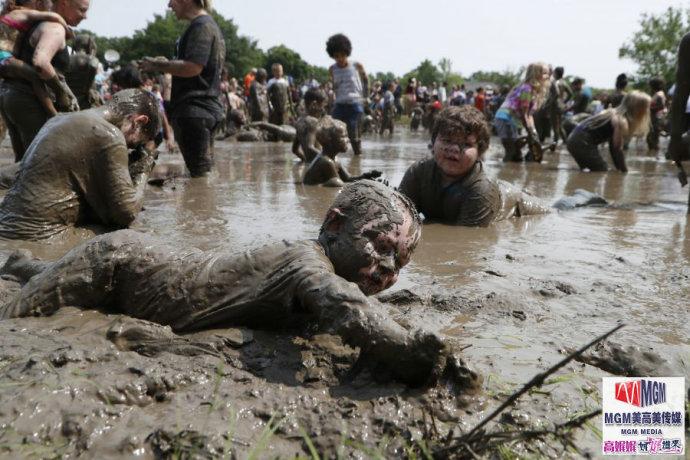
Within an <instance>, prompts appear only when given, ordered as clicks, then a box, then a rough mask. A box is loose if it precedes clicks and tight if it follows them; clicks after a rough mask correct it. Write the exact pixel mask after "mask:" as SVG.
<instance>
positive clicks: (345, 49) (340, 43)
mask: <svg viewBox="0 0 690 460" xmlns="http://www.w3.org/2000/svg"><path fill="white" fill-rule="evenodd" d="M326 52H327V53H328V55H329V56H330V57H335V53H345V55H347V56H349V55H350V54H352V42H350V39H349V38H347V36H346V35H343V34H335V35H332V36H331V37H330V38H329V39H328V41H327V42H326Z"/></svg>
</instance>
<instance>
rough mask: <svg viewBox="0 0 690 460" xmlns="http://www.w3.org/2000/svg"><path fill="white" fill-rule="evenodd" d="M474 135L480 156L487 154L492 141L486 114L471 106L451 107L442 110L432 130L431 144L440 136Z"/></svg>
mask: <svg viewBox="0 0 690 460" xmlns="http://www.w3.org/2000/svg"><path fill="white" fill-rule="evenodd" d="M458 133H461V134H464V135H465V136H469V135H470V134H474V135H475V136H476V137H477V150H478V151H479V155H481V154H483V153H484V152H486V149H488V148H489V142H490V140H491V131H490V130H489V125H488V123H487V122H486V118H485V117H484V114H482V113H481V112H480V111H479V110H477V109H476V108H475V107H472V106H471V105H461V106H451V107H446V108H445V109H443V110H441V112H440V113H439V114H438V118H436V122H435V123H434V127H433V128H432V130H431V144H432V145H433V143H434V142H435V141H436V137H437V136H438V135H441V136H444V135H450V136H452V135H454V134H458Z"/></svg>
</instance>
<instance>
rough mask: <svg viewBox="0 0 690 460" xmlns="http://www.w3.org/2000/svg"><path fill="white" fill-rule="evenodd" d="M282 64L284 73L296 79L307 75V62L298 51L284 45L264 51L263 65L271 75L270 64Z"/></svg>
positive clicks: (302, 78) (304, 77)
mask: <svg viewBox="0 0 690 460" xmlns="http://www.w3.org/2000/svg"><path fill="white" fill-rule="evenodd" d="M273 64H282V65H283V71H284V72H285V75H290V76H291V77H293V78H294V79H295V80H297V81H302V80H304V79H306V78H308V77H309V64H307V63H306V62H305V61H304V60H303V59H302V56H300V55H299V53H297V52H295V51H293V50H291V49H290V48H288V47H287V46H285V45H278V46H274V47H273V48H269V50H268V51H266V57H265V59H264V67H265V68H266V71H267V72H268V74H269V75H271V66H272V65H273Z"/></svg>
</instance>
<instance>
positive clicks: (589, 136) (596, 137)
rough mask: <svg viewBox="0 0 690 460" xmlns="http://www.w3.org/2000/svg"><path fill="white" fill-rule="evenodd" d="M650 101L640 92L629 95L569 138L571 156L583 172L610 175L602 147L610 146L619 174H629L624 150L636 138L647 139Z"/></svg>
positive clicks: (581, 126)
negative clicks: (600, 145) (629, 141)
mask: <svg viewBox="0 0 690 460" xmlns="http://www.w3.org/2000/svg"><path fill="white" fill-rule="evenodd" d="M650 101H651V98H650V97H649V95H647V94H645V93H642V92H640V91H631V92H630V93H628V94H626V95H625V97H623V100H622V101H621V104H620V105H619V106H618V107H616V108H615V109H606V110H604V111H603V112H601V113H599V114H598V115H593V116H590V117H588V118H586V119H585V120H584V121H582V122H581V123H580V124H578V125H577V126H576V127H575V129H574V130H573V132H572V133H570V135H569V136H568V141H567V146H568V152H570V154H571V155H572V156H573V158H574V159H575V161H576V162H577V164H578V166H579V167H580V169H589V170H590V171H607V170H608V169H609V167H608V164H607V163H606V160H604V158H603V157H602V156H601V154H600V153H599V144H603V143H605V142H608V144H609V152H610V153H611V159H612V160H613V164H614V166H615V167H616V169H617V170H619V171H620V172H623V173H625V172H628V167H627V166H626V164H625V155H624V153H623V146H624V145H625V143H626V141H627V140H629V139H630V138H632V137H633V136H645V135H646V134H647V129H648V127H649V113H650V109H649V105H650Z"/></svg>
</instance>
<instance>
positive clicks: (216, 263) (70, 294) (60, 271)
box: [0, 181, 467, 385]
mask: <svg viewBox="0 0 690 460" xmlns="http://www.w3.org/2000/svg"><path fill="white" fill-rule="evenodd" d="M420 237H421V221H420V218H419V215H418V214H417V211H416V210H415V208H414V205H413V204H412V203H411V202H410V200H408V199H407V198H406V197H405V196H403V195H401V194H400V193H398V192H396V191H395V190H393V189H392V188H390V187H388V186H385V185H383V184H381V183H378V182H374V181H360V182H357V183H355V184H350V185H348V186H347V187H345V188H344V189H343V190H342V191H341V192H340V193H339V194H338V196H337V197H336V199H335V201H334V202H333V204H332V205H331V206H330V209H329V210H328V212H327V214H326V218H325V219H324V221H323V224H322V226H321V230H320V232H319V235H318V239H315V240H304V241H293V242H288V241H282V240H281V241H280V242H277V243H275V244H271V245H267V246H264V247H262V248H259V249H255V250H252V251H247V252H242V253H239V254H233V253H230V252H228V253H223V252H220V253H219V252H218V251H215V250H214V251H209V252H201V251H199V250H195V249H191V250H189V251H181V250H180V249H179V248H177V247H175V248H171V247H167V246H165V245H164V244H162V243H161V242H160V241H156V240H155V238H153V237H152V236H150V235H147V234H144V233H139V232H136V231H132V230H122V231H118V232H114V233H110V234H107V235H102V236H98V237H96V238H94V239H92V240H90V241H86V242H84V243H82V244H81V245H79V246H77V247H75V248H74V249H72V250H71V251H70V252H68V253H67V254H66V255H65V256H63V257H62V258H60V259H59V260H57V261H55V262H52V263H50V262H42V261H40V260H37V259H34V258H32V257H31V254H30V253H29V252H28V251H26V250H24V251H17V252H15V253H13V254H12V255H11V256H10V258H9V259H8V261H7V263H6V264H5V265H4V267H3V268H2V269H0V273H2V274H5V275H10V276H14V277H15V278H16V279H17V280H18V281H19V282H20V283H22V284H24V285H23V287H22V289H21V291H20V292H19V293H18V295H17V296H16V297H15V298H14V299H12V300H11V301H10V302H9V303H7V304H6V305H2V306H0V319H6V318H14V317H24V316H48V315H52V314H53V313H55V312H56V311H57V310H58V309H60V308H62V307H64V306H74V307H81V308H107V309H108V310H109V311H115V312H120V313H122V314H126V315H130V316H133V317H136V318H140V319H145V320H149V321H153V322H156V323H158V324H163V325H169V326H171V328H172V329H173V331H175V332H177V333H179V332H187V331H195V330H200V329H213V328H220V327H227V326H229V325H236V326H239V325H244V326H249V327H275V326H279V325H281V324H285V322H286V320H287V319H289V318H290V317H292V316H293V315H297V314H307V315H310V317H311V318H312V320H313V321H314V323H316V325H317V326H318V328H319V329H320V330H321V331H324V332H328V333H333V334H338V335H340V336H341V337H342V339H343V341H344V342H346V343H348V344H349V345H351V346H353V347H359V348H360V350H361V351H360V356H359V359H360V362H361V363H366V364H367V365H368V366H371V367H372V369H375V370H376V371H377V374H378V375H379V376H381V377H383V376H392V377H394V378H397V379H398V380H400V381H403V382H406V383H408V384H410V385H422V384H427V383H431V382H433V380H434V379H435V378H438V377H439V376H440V375H441V374H442V373H443V372H444V370H447V372H448V374H446V375H447V376H449V377H450V378H451V379H455V380H456V381H458V380H459V379H462V378H463V375H462V373H463V372H465V371H467V369H466V368H462V369H461V368H460V367H459V366H458V364H459V360H458V359H457V357H456V356H455V355H453V354H452V351H451V350H450V349H449V347H448V346H447V345H446V344H444V343H443V342H442V341H441V339H440V338H439V337H438V336H437V335H435V334H432V333H429V332H425V331H421V330H416V331H411V330H408V329H406V328H404V327H402V326H401V325H399V324H398V323H397V322H395V321H394V320H393V319H392V318H391V317H390V316H389V315H388V311H387V309H386V308H385V307H384V305H382V304H381V303H379V302H378V301H377V300H376V299H374V298H371V297H368V296H370V295H373V294H376V293H378V292H381V291H383V290H385V289H387V288H389V287H390V286H392V285H393V284H394V283H395V282H396V281H397V278H398V273H399V271H400V269H401V268H402V267H404V266H405V265H407V263H408V262H409V261H410V258H411V256H412V253H413V252H414V250H415V248H416V246H417V243H418V242H419V239H420ZM464 377H465V378H466V377H467V374H465V375H464Z"/></svg>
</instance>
